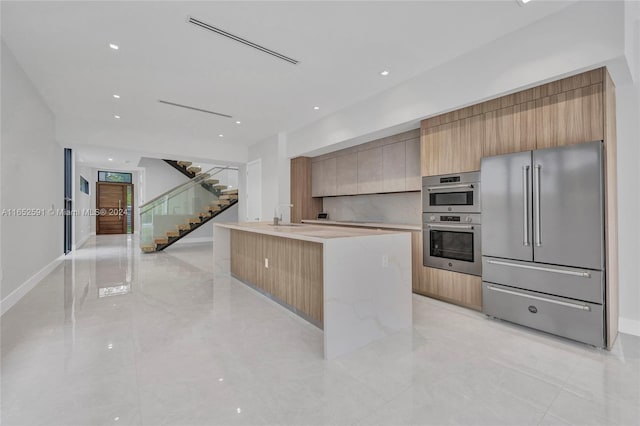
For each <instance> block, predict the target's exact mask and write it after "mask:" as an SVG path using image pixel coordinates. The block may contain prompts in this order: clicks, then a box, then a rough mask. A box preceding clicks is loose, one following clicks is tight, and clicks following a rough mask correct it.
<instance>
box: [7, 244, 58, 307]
mask: <svg viewBox="0 0 640 426" xmlns="http://www.w3.org/2000/svg"><path fill="white" fill-rule="evenodd" d="M63 260H64V255H61V256H60V257H58V258H56V259H54V260H53V261H51V263H49V264H48V265H47V266H45V267H44V268H42V269H40V270H39V271H38V272H36V273H35V274H33V275H32V276H31V277H30V278H28V279H27V280H26V281H25V282H23V283H22V284H20V286H19V287H18V288H16V289H15V290H13V291H12V292H11V293H9V295H8V296H7V297H5V298H4V299H2V300H1V301H0V316H2V315H4V314H5V312H7V311H8V310H9V309H11V307H12V306H13V305H15V304H16V303H18V301H19V300H20V299H22V298H23V297H24V296H25V295H26V294H27V293H29V291H31V289H33V288H34V287H35V286H36V285H38V283H39V282H40V281H42V279H43V278H44V277H46V276H47V275H49V273H50V272H51V271H53V270H54V269H55V268H56V267H57V266H58V265H60V263H62V261H63Z"/></svg>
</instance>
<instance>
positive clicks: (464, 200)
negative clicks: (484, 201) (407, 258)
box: [422, 172, 482, 275]
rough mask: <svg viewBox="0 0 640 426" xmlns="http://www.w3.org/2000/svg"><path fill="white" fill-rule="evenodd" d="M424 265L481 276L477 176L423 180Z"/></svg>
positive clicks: (478, 181)
mask: <svg viewBox="0 0 640 426" xmlns="http://www.w3.org/2000/svg"><path fill="white" fill-rule="evenodd" d="M422 212H423V213H422V238H423V251H422V253H423V264H424V266H429V267H432V268H440V269H447V270H450V271H456V272H462V273H466V274H472V275H482V255H481V251H480V247H481V229H482V227H481V223H480V213H481V210H480V173H479V172H468V173H459V174H455V175H440V176H425V177H423V178H422Z"/></svg>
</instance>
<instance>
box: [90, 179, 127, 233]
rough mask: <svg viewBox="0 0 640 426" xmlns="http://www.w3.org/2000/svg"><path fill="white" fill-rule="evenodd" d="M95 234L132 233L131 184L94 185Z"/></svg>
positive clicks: (103, 183) (101, 183)
mask: <svg viewBox="0 0 640 426" xmlns="http://www.w3.org/2000/svg"><path fill="white" fill-rule="evenodd" d="M96 210H97V211H98V214H97V215H96V234H97V235H104V234H131V233H133V184H131V183H106V182H97V183H96Z"/></svg>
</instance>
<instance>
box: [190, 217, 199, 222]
mask: <svg viewBox="0 0 640 426" xmlns="http://www.w3.org/2000/svg"><path fill="white" fill-rule="evenodd" d="M200 222H202V221H201V220H200V218H199V217H192V218H191V219H189V223H200Z"/></svg>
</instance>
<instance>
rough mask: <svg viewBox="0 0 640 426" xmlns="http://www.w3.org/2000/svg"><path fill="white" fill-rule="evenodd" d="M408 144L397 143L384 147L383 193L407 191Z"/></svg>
mask: <svg viewBox="0 0 640 426" xmlns="http://www.w3.org/2000/svg"><path fill="white" fill-rule="evenodd" d="M406 155H407V148H406V143H404V142H396V143H392V144H390V145H385V146H383V147H382V191H383V192H399V191H404V190H405V189H406V169H407V158H406Z"/></svg>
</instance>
